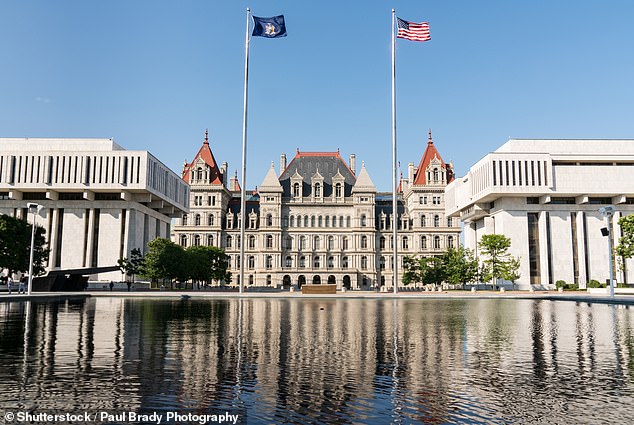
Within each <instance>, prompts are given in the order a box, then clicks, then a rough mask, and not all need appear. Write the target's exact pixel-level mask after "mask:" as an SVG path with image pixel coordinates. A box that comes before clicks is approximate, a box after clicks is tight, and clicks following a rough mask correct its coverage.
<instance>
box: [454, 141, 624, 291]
mask: <svg viewBox="0 0 634 425" xmlns="http://www.w3.org/2000/svg"><path fill="white" fill-rule="evenodd" d="M605 205H613V206H614V207H615V210H616V213H615V215H614V219H613V226H612V238H613V240H614V243H615V244H617V243H618V239H619V237H620V235H621V233H620V228H619V226H618V224H617V222H618V219H619V218H620V217H622V216H625V215H628V214H632V213H633V212H634V140H516V139H513V140H509V141H508V142H507V143H505V144H504V145H502V146H501V147H500V148H499V149H497V150H496V151H494V152H492V153H490V154H488V155H486V156H485V157H484V158H482V159H481V160H480V161H478V162H476V163H475V164H474V165H473V166H472V167H471V169H470V170H469V172H468V173H467V175H466V176H464V177H461V178H457V179H456V180H454V181H453V182H451V183H450V184H449V185H448V186H447V188H446V211H447V214H448V215H449V216H452V217H456V218H460V220H461V221H462V222H463V224H464V245H465V246H466V247H467V248H470V249H473V250H476V252H477V243H478V241H479V240H480V238H481V237H482V235H484V234H492V233H496V234H503V235H505V236H507V237H509V238H511V249H510V251H511V253H512V254H513V255H514V256H518V257H520V259H521V267H520V273H521V278H520V280H519V281H518V282H517V283H518V284H519V286H520V288H529V286H530V285H533V286H538V287H539V286H541V287H553V286H554V285H555V283H556V282H557V281H558V280H563V281H565V282H566V283H577V284H579V286H580V287H581V288H584V287H585V286H586V283H587V282H588V281H589V280H591V279H595V280H598V281H599V282H602V283H605V282H606V280H608V279H609V266H608V263H609V261H608V252H609V251H608V238H607V237H604V236H603V235H602V233H601V228H602V227H605V226H606V224H607V222H606V219H605V218H604V217H603V216H602V214H601V213H600V212H599V209H600V208H601V207H602V206H605ZM633 269H634V264H633V262H632V260H627V261H626V262H625V266H624V267H623V268H618V269H616V270H615V279H616V280H617V281H618V282H624V283H632V282H633V281H634V271H633Z"/></svg>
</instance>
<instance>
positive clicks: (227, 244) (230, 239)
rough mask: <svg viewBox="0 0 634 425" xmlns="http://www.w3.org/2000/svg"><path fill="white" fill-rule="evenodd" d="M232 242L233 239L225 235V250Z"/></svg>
mask: <svg viewBox="0 0 634 425" xmlns="http://www.w3.org/2000/svg"><path fill="white" fill-rule="evenodd" d="M232 242H233V238H232V237H231V236H230V235H227V243H226V244H225V245H226V247H227V248H231V244H232Z"/></svg>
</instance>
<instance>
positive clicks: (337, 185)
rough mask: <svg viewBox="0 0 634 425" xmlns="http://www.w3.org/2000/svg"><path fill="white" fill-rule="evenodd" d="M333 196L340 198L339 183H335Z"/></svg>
mask: <svg viewBox="0 0 634 425" xmlns="http://www.w3.org/2000/svg"><path fill="white" fill-rule="evenodd" d="M335 197H337V198H341V183H337V184H336V185H335Z"/></svg>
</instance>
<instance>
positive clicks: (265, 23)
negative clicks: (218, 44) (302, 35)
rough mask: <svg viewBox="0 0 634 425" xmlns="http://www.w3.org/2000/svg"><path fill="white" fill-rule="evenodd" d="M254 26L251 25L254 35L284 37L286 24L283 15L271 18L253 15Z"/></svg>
mask: <svg viewBox="0 0 634 425" xmlns="http://www.w3.org/2000/svg"><path fill="white" fill-rule="evenodd" d="M253 22H254V23H255V26H254V27H253V33H252V34H251V35H252V36H254V37H266V38H276V37H286V24H285V23H284V15H280V16H273V17H272V18H258V17H257V16H254V17H253Z"/></svg>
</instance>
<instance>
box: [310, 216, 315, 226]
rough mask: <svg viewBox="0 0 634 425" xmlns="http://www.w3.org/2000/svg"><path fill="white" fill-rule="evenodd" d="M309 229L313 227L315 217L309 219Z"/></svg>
mask: <svg viewBox="0 0 634 425" xmlns="http://www.w3.org/2000/svg"><path fill="white" fill-rule="evenodd" d="M310 227H315V216H314V215H313V216H311V217H310Z"/></svg>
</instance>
